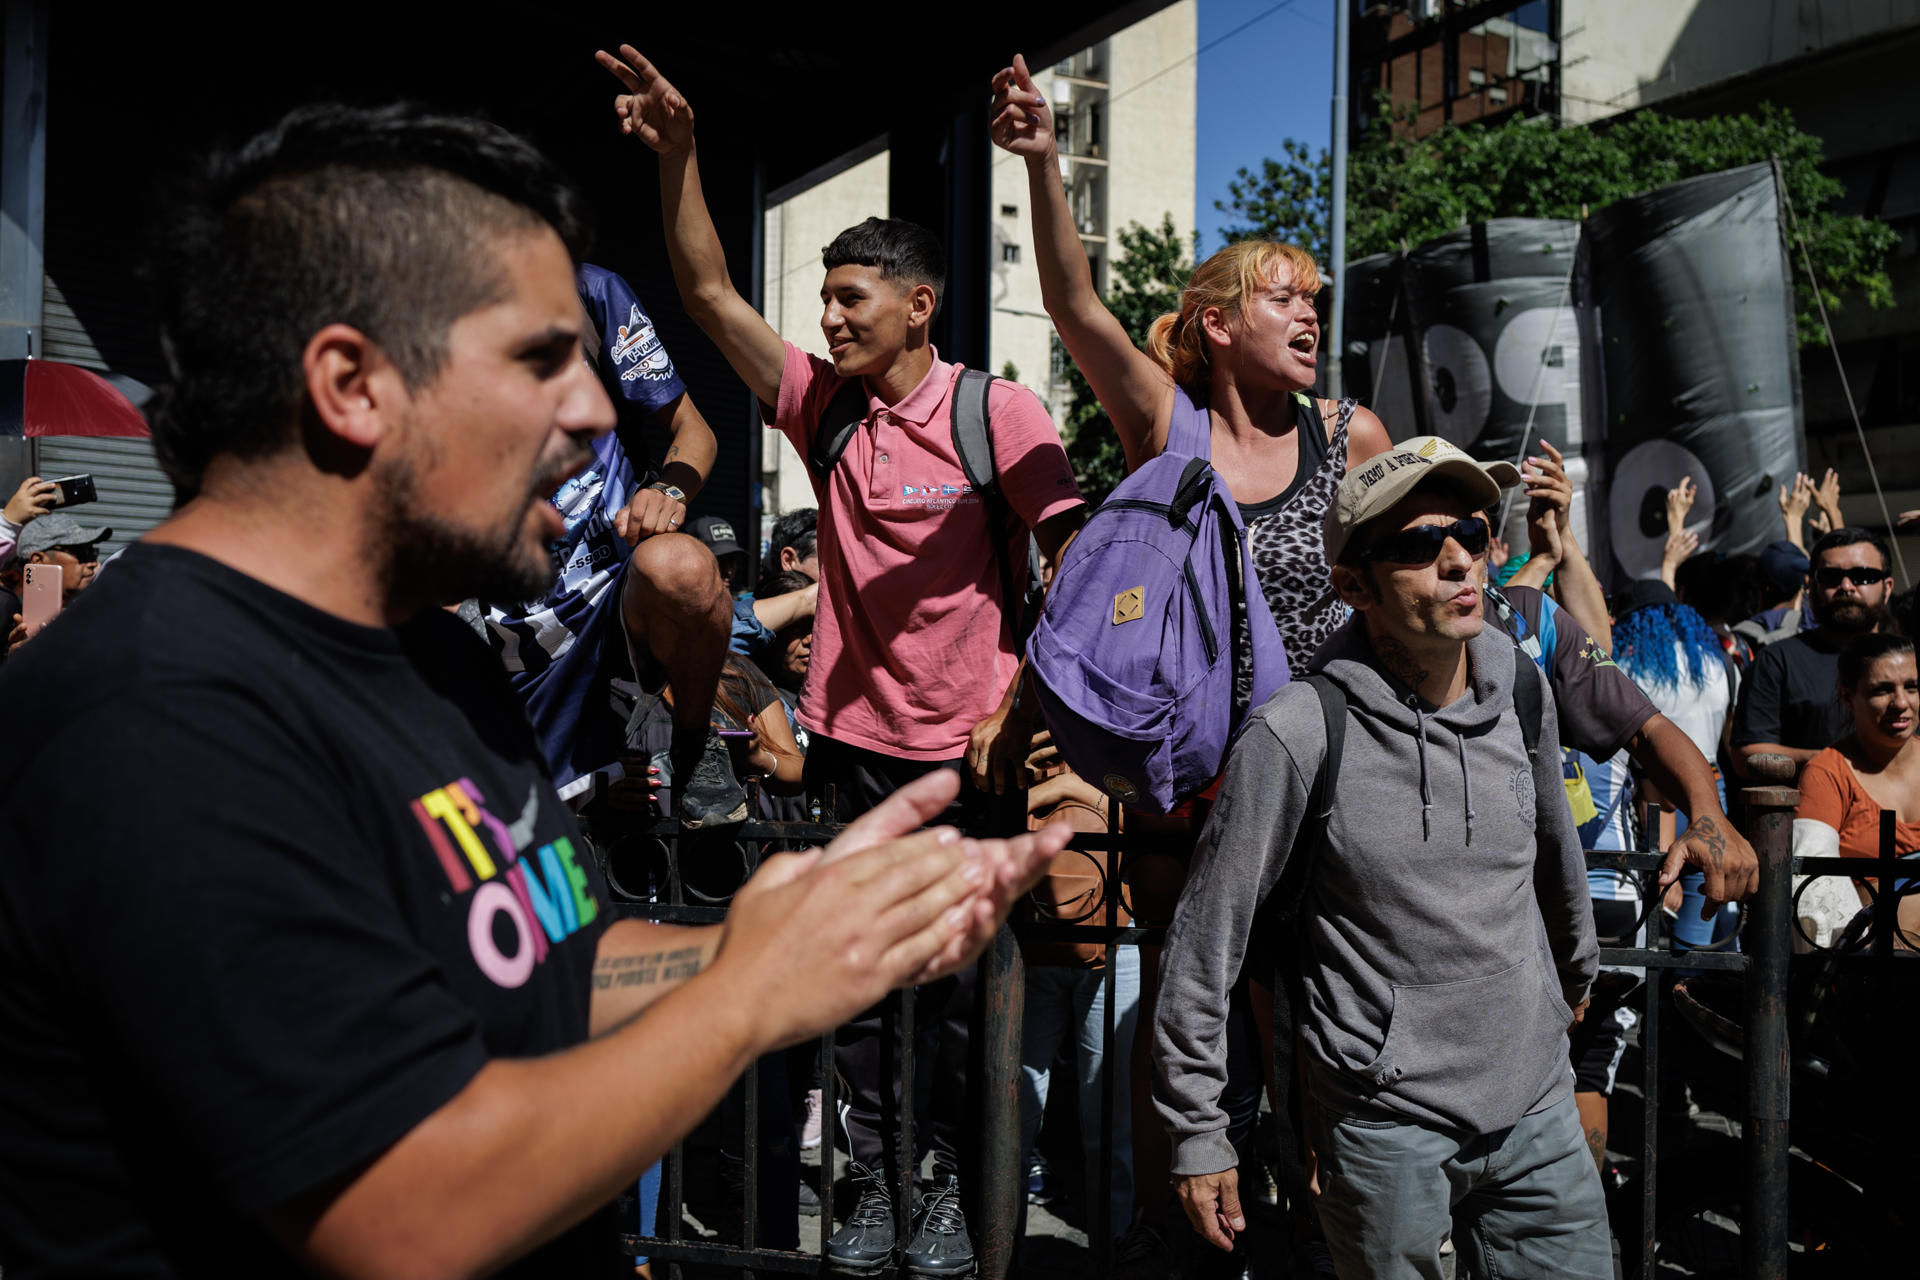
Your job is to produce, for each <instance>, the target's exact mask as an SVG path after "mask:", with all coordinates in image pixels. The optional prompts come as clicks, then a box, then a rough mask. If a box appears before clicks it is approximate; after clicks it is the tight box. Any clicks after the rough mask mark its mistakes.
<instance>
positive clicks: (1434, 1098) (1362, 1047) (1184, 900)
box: [1154, 616, 1599, 1174]
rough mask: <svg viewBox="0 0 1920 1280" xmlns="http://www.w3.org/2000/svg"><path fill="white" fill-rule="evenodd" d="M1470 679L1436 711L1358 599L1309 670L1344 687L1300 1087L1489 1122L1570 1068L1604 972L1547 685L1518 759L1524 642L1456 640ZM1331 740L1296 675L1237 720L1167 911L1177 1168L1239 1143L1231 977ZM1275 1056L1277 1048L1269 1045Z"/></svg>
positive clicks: (1349, 1106) (1476, 1127)
mask: <svg viewBox="0 0 1920 1280" xmlns="http://www.w3.org/2000/svg"><path fill="white" fill-rule="evenodd" d="M1467 654H1468V685H1469V688H1468V691H1467V693H1466V694H1465V695H1464V696H1462V697H1461V698H1460V699H1458V700H1457V701H1455V702H1454V703H1453V704H1452V705H1450V706H1447V707H1442V708H1440V709H1439V710H1428V709H1426V708H1425V707H1424V706H1423V704H1422V703H1421V702H1420V700H1419V699H1418V698H1417V697H1415V696H1414V695H1413V694H1412V693H1411V692H1410V691H1409V690H1408V689H1406V687H1405V686H1403V685H1400V684H1399V683H1398V682H1397V681H1394V680H1392V679H1391V677H1389V676H1387V675H1386V674H1385V672H1384V671H1383V670H1382V669H1381V668H1380V666H1379V665H1378V662H1377V659H1375V657H1374V655H1373V650H1372V647H1371V645H1370V644H1369V643H1368V641H1367V638H1366V632H1365V630H1364V624H1363V622H1362V620H1361V619H1360V618H1359V617H1357V616H1356V617H1354V618H1352V619H1350V620H1349V621H1348V622H1347V624H1346V625H1345V626H1343V627H1342V628H1341V629H1340V630H1339V631H1337V632H1335V633H1334V635H1333V636H1332V637H1331V638H1330V639H1329V640H1328V641H1327V643H1326V644H1325V645H1324V646H1322V648H1321V650H1320V652H1319V653H1318V654H1317V655H1316V656H1315V667H1316V669H1318V670H1321V671H1324V672H1325V673H1326V674H1327V675H1329V676H1330V677H1332V678H1333V679H1334V680H1335V681H1336V682H1338V683H1339V685H1340V686H1341V688H1342V689H1343V690H1345V692H1346V695H1347V700H1348V708H1349V709H1348V713H1347V729H1346V742H1345V747H1344V755H1343V758H1342V761H1341V765H1340V771H1339V775H1338V777H1337V778H1336V779H1335V780H1334V796H1333V799H1334V808H1333V817H1332V819H1331V820H1330V822H1329V830H1328V832H1327V843H1326V845H1325V847H1324V848H1323V850H1322V852H1321V858H1320V861H1319V863H1318V864H1317V866H1316V868H1315V870H1314V874H1313V880H1312V884H1311V885H1310V886H1309V888H1308V890H1307V897H1306V901H1305V903H1304V904H1303V906H1302V910H1301V918H1300V925H1301V927H1300V930H1299V933H1300V936H1299V937H1298V938H1297V939H1293V940H1287V939H1277V940H1274V941H1276V942H1278V943H1280V944H1282V945H1297V946H1299V947H1300V960H1301V971H1302V973H1303V974H1304V976H1305V980H1306V982H1305V985H1306V993H1307V998H1306V1008H1305V1010H1303V1011H1296V1015H1297V1017H1298V1020H1299V1024H1300V1033H1301V1045H1302V1057H1303V1059H1304V1063H1305V1066H1306V1075H1307V1087H1308V1090H1309V1093H1310V1095H1311V1097H1312V1100H1313V1102H1314V1103H1316V1104H1319V1105H1322V1106H1325V1107H1327V1108H1328V1109H1330V1110H1332V1111H1334V1112H1335V1113H1338V1114H1344V1115H1357V1116H1360V1117H1362V1118H1372V1119H1392V1120H1400V1121H1404V1122H1411V1123H1417V1124H1422V1125H1427V1126H1432V1127H1438V1128H1443V1129H1449V1130H1454V1131H1463V1132H1468V1133H1492V1132H1496V1131H1498V1130H1500V1129H1504V1128H1507V1127H1509V1126H1511V1125H1513V1124H1514V1123H1515V1122H1517V1121H1518V1120H1519V1119H1520V1117H1521V1116H1523V1115H1526V1114H1528V1113H1530V1112H1532V1111H1536V1110H1538V1109H1539V1108H1541V1107H1544V1106H1547V1105H1549V1104H1551V1103H1554V1102H1557V1101H1559V1100H1560V1099H1561V1098H1563V1097H1565V1096H1566V1094H1567V1093H1568V1092H1569V1091H1570V1090H1571V1089H1572V1087H1573V1074H1572V1071H1571V1069H1570V1068H1569V1066H1568V1064H1567V1024H1568V1023H1569V1022H1570V1021H1572V1018H1573V1015H1572V1012H1571V1010H1572V1008H1573V1006H1575V1005H1577V1004H1579V1002H1580V1001H1581V1000H1583V999H1585V998H1586V993H1587V988H1588V985H1589V984H1590V983H1591V982H1592V981H1593V978H1594V975H1595V974H1596V972H1597V971H1598V968H1599V951H1598V947H1597V944H1596V942H1595V939H1594V930H1593V911H1592V907H1591V905H1590V904H1589V902H1588V899H1587V870H1586V859H1585V857H1584V856H1583V855H1582V853H1581V848H1580V840H1579V836H1578V835H1577V834H1576V832H1575V830H1574V826H1573V817H1572V814H1571V813H1570V812H1569V810H1568V808H1567V801H1566V796H1565V794H1564V792H1563V787H1562V785H1561V772H1560V753H1559V750H1558V749H1557V738H1556V735H1555V732H1554V725H1555V716H1554V707H1553V698H1552V693H1551V691H1550V690H1546V689H1545V687H1544V681H1543V694H1544V702H1545V717H1544V718H1545V722H1546V723H1545V727H1544V730H1543V732H1542V733H1541V736H1540V743H1539V750H1538V758H1537V762H1536V763H1534V764H1533V765H1532V766H1531V767H1529V765H1528V761H1527V755H1526V744H1525V742H1524V740H1523V739H1522V737H1521V733H1520V721H1519V716H1518V714H1517V713H1516V712H1515V710H1514V707H1513V678H1514V663H1515V661H1516V660H1519V661H1525V660H1526V659H1525V658H1524V657H1522V656H1521V655H1519V653H1518V651H1517V650H1516V649H1515V648H1514V645H1513V642H1512V640H1510V639H1509V638H1508V637H1507V635H1506V634H1505V633H1504V632H1503V631H1501V630H1500V629H1499V628H1498V627H1495V626H1491V625H1489V626H1487V627H1486V628H1484V629H1483V630H1482V631H1481V633H1480V635H1479V636H1477V637H1476V638H1475V639H1473V640H1471V641H1469V642H1468V646H1467ZM1325 754H1326V730H1325V727H1324V724H1323V722H1322V720H1321V714H1320V703H1319V699H1318V698H1317V697H1316V696H1315V694H1314V692H1313V690H1312V688H1311V687H1309V686H1308V685H1307V684H1306V683H1305V682H1299V683H1295V684H1291V685H1288V686H1286V687H1284V688H1282V689H1281V690H1280V692H1279V693H1277V694H1275V695H1274V696H1273V698H1272V699H1271V700H1270V701H1268V702H1267V704H1266V705H1265V706H1264V707H1262V708H1261V709H1260V710H1259V711H1258V712H1256V713H1255V714H1254V715H1253V717H1252V718H1251V719H1250V720H1249V722H1248V724H1247V727H1246V729H1245V730H1244V731H1243V732H1242V733H1241V735H1240V738H1239V740H1238V742H1237V743H1236V744H1235V745H1234V748H1233V751H1232V754H1231V755H1230V756H1229V758H1228V761H1227V770H1226V776H1225V778H1224V780H1223V782H1222V784H1221V787H1220V793H1219V799H1218V801H1217V802H1216V804H1215V805H1214V809H1213V813H1212V816H1211V817H1210V818H1209V819H1208V822H1207V826H1206V829H1205V830H1204V831H1203V832H1202V833H1201V836H1200V844H1199V849H1198V850H1197V852H1196V854H1195V858H1194V864H1193V868H1192V871H1191V873H1190V875H1189V876H1188V878H1187V883H1186V888H1185V890H1184V891H1183V892H1182V893H1181V895H1180V904H1179V906H1178V908H1177V909H1176V910H1175V912H1174V918H1173V923H1172V926H1171V927H1170V928H1169V930H1168V933H1167V944H1166V950H1165V953H1164V955H1163V958H1162V960H1161V980H1160V1001H1159V1009H1158V1013H1157V1015H1156V1018H1155V1021H1154V1070H1155V1076H1156V1098H1155V1100H1156V1103H1157V1105H1158V1106H1159V1108H1160V1113H1161V1115H1162V1117H1163V1118H1164V1120H1165V1122H1166V1124H1167V1127H1168V1129H1169V1131H1170V1132H1171V1134H1172V1137H1173V1143H1174V1159H1173V1170H1174V1172H1175V1173H1180V1174H1202V1173H1217V1172H1219V1171H1220V1170H1223V1169H1230V1168H1232V1167H1233V1166H1234V1164H1235V1162H1236V1160H1235V1156H1234V1152H1233V1148H1232V1146H1231V1145H1230V1144H1229V1143H1228V1141H1227V1132H1226V1130H1227V1117H1226V1114H1225V1113H1224V1112H1223V1111H1221V1109H1220V1102H1219V1099H1220V1091H1221V1086H1222V1085H1223V1084H1224V1082H1225V1079H1226V1036H1225V1016H1226V1010H1227V993H1228V990H1229V988H1230V987H1231V986H1232V984H1233V982H1234V980H1235V978H1236V977H1237V976H1238V974H1239V972H1240V968H1241V962H1242V959H1243V957H1244V956H1245V953H1246V950H1247V937H1248V932H1249V930H1250V929H1251V928H1252V926H1253V924H1254V918H1255V914H1256V910H1257V908H1258V905H1259V903H1260V902H1261V901H1262V900H1263V899H1264V898H1265V897H1266V895H1267V893H1268V892H1269V891H1271V890H1272V888H1273V886H1274V884H1275V882H1276V881H1278V879H1279V877H1280V872H1281V869H1282V867H1283V866H1284V865H1285V863H1286V860H1287V857H1288V855H1289V854H1290V853H1291V851H1292V849H1293V845H1294V837H1295V834H1296V832H1298V831H1299V829H1300V827H1301V824H1302V822H1303V820H1310V819H1309V818H1308V817H1307V814H1308V805H1307V791H1308V788H1309V787H1311V786H1312V783H1313V778H1314V774H1315V773H1316V772H1317V771H1318V769H1319V766H1320V762H1321V760H1322V759H1323V757H1324V756H1325ZM1283 1060H1284V1059H1283Z"/></svg>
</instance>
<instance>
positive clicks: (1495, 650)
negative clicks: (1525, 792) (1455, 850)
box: [1311, 618, 1514, 845]
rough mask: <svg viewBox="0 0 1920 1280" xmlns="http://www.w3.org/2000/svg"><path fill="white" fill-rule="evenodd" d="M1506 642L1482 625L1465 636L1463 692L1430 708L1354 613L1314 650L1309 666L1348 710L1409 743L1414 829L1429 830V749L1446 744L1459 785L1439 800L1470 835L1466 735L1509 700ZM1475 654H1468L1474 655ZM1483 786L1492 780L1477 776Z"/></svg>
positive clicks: (1503, 710) (1485, 726)
mask: <svg viewBox="0 0 1920 1280" xmlns="http://www.w3.org/2000/svg"><path fill="white" fill-rule="evenodd" d="M1503 649H1504V650H1508V651H1511V650H1512V649H1513V644H1512V642H1511V641H1509V640H1508V639H1507V637H1506V635H1505V634H1504V633H1503V632H1501V631H1500V630H1499V629H1498V628H1496V627H1492V626H1487V627H1483V628H1481V631H1480V634H1479V636H1477V637H1475V639H1474V640H1472V641H1470V642H1469V644H1468V652H1469V654H1470V655H1471V656H1470V658H1469V662H1468V669H1467V693H1466V695H1465V696H1464V697H1461V698H1459V699H1456V700H1455V701H1454V702H1453V703H1451V704H1449V705H1448V706H1444V707H1440V708H1438V709H1437V710H1436V709H1429V708H1428V707H1427V704H1426V702H1425V700H1424V699H1422V698H1421V697H1420V695H1419V694H1417V693H1415V692H1414V691H1413V690H1411V689H1409V688H1407V686H1406V685H1404V684H1402V683H1400V681H1399V680H1398V679H1396V678H1395V677H1394V676H1392V675H1390V674H1388V673H1387V671H1386V669H1385V668H1384V667H1383V666H1381V665H1380V659H1379V657H1378V656H1377V655H1376V654H1375V653H1374V651H1373V645H1372V644H1371V643H1370V642H1369V641H1368V639H1367V633H1366V628H1365V627H1364V626H1363V625H1361V623H1360V620H1359V619H1357V618H1356V619H1355V620H1354V621H1353V623H1351V624H1350V625H1348V626H1344V627H1341V628H1340V629H1339V630H1338V631H1336V632H1334V633H1333V635H1331V636H1329V637H1328V638H1327V642H1326V643H1325V644H1324V645H1322V646H1321V647H1320V650H1319V652H1317V653H1316V654H1314V656H1313V664H1312V667H1311V669H1312V670H1314V671H1319V672H1324V673H1325V674H1326V675H1327V676H1328V677H1329V678H1330V679H1332V680H1333V681H1334V682H1335V683H1336V684H1338V685H1339V686H1340V688H1341V689H1342V691H1344V692H1345V693H1346V695H1347V707H1348V712H1349V714H1350V715H1351V716H1353V717H1354V718H1355V719H1357V720H1359V721H1361V722H1363V723H1365V724H1367V725H1368V727H1369V729H1370V730H1371V731H1373V732H1374V733H1376V735H1378V736H1380V737H1385V736H1388V735H1391V734H1394V733H1399V734H1401V735H1404V736H1405V737H1406V738H1407V739H1409V740H1410V741H1411V742H1412V744H1413V747H1414V752H1415V755H1416V757H1417V758H1418V761H1419V766H1420V768H1419V781H1420V792H1419V794H1420V836H1421V839H1422V840H1423V841H1428V840H1431V839H1432V838H1433V809H1434V804H1435V797H1434V793H1433V771H1432V769H1431V767H1430V766H1429V762H1428V752H1429V751H1431V750H1439V751H1446V752H1447V753H1448V754H1450V755H1453V756H1454V757H1455V759H1456V760H1457V761H1458V762H1459V767H1460V775H1461V785H1460V791H1459V794H1458V795H1453V796H1446V797H1442V798H1441V799H1440V801H1439V803H1442V804H1446V805H1449V806H1457V810H1456V811H1457V812H1458V813H1459V815H1460V819H1461V823H1462V826H1463V828H1464V831H1465V841H1466V843H1467V844H1469V845H1471V844H1472V843H1473V821H1474V817H1475V813H1474V794H1473V790H1474V778H1473V769H1472V766H1471V765H1470V764H1469V763H1468V754H1467V739H1468V738H1469V737H1472V736H1475V735H1478V734H1482V733H1485V732H1487V731H1488V730H1489V729H1490V728H1491V727H1492V726H1493V725H1494V723H1495V722H1497V721H1498V720H1499V719H1500V717H1501V716H1503V715H1507V714H1508V713H1509V712H1510V711H1511V710H1512V707H1513V670H1514V668H1513V664H1512V663H1511V662H1509V661H1505V660H1504V659H1503V657H1502V654H1501V651H1502V650H1503ZM1476 657H1477V658H1478V659H1480V660H1479V661H1473V660H1472V659H1473V658H1476ZM1481 785H1482V786H1488V785H1492V783H1491V780H1490V779H1482V780H1481Z"/></svg>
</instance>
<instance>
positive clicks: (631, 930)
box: [588, 920, 721, 1036]
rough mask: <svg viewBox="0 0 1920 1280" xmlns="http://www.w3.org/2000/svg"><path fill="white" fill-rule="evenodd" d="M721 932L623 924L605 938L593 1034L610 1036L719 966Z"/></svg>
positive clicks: (598, 959)
mask: <svg viewBox="0 0 1920 1280" xmlns="http://www.w3.org/2000/svg"><path fill="white" fill-rule="evenodd" d="M720 930H721V926H719V925H717V924H715V925H706V926H703V927H700V928H688V927H686V926H684V925H673V924H656V923H654V922H653V921H650V920H619V921H615V922H614V923H613V924H611V925H609V926H608V927H607V931H606V932H605V933H603V934H601V935H600V948H599V950H598V952H597V953H596V954H595V957H594V961H593V995H592V1004H591V1005H590V1007H589V1015H588V1033H589V1034H591V1035H596V1036H598V1035H604V1034H605V1033H607V1032H609V1031H612V1030H613V1029H614V1028H615V1027H618V1026H620V1025H621V1024H623V1023H625V1022H627V1021H629V1020H631V1019H632V1018H633V1017H635V1016H636V1015H637V1014H639V1013H640V1011H641V1010H643V1009H645V1008H646V1007H647V1006H648V1005H650V1004H652V1003H653V1002H654V1001H655V1000H656V999H658V998H659V997H660V996H661V995H662V994H664V993H665V992H667V991H669V990H671V989H672V988H674V987H677V986H679V985H680V984H681V983H682V982H685V981H686V980H687V979H688V978H691V977H692V976H693V975H694V974H696V973H699V972H700V971H701V970H702V969H704V968H705V967H706V966H707V965H709V964H711V963H712V962H713V956H714V953H715V952H716V951H717V950H719V947H720Z"/></svg>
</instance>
